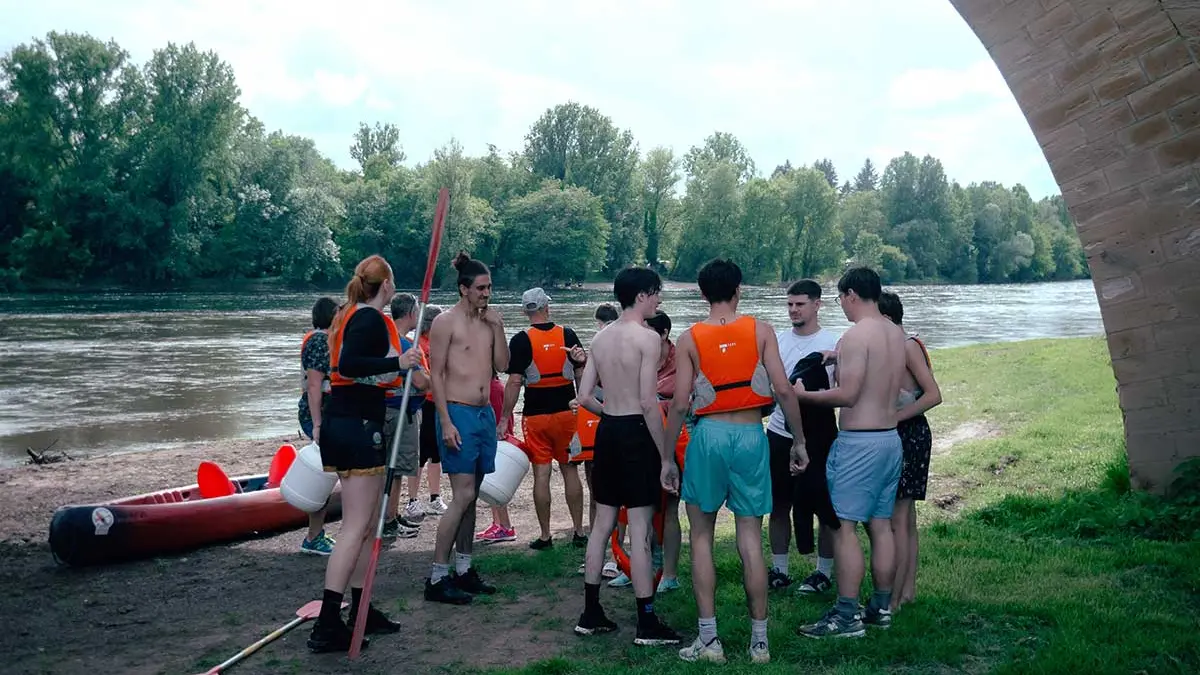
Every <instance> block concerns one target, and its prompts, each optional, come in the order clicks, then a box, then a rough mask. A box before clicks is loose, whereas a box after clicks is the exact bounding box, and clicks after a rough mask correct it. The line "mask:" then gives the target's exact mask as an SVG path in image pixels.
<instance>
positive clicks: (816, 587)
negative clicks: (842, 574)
mask: <svg viewBox="0 0 1200 675" xmlns="http://www.w3.org/2000/svg"><path fill="white" fill-rule="evenodd" d="M831 588H833V582H832V581H830V580H829V577H827V576H825V573H824V572H821V571H819V570H818V571H816V572H813V573H812V574H810V575H808V576H807V577H805V579H804V581H802V582H800V585H799V586H798V587H796V592H797V593H824V592H825V591H828V590H829V589H831Z"/></svg>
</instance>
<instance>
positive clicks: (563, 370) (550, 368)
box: [525, 326, 575, 389]
mask: <svg viewBox="0 0 1200 675" xmlns="http://www.w3.org/2000/svg"><path fill="white" fill-rule="evenodd" d="M525 334H526V335H527V336H529V344H530V346H532V348H533V362H532V363H530V364H529V367H528V368H526V369H525V386H526V387H528V388H530V389H548V388H550V387H562V386H566V385H568V384H571V383H572V382H574V381H575V367H574V366H573V365H572V364H571V362H570V360H569V359H568V358H567V350H566V349H563V347H565V346H566V344H567V341H566V331H564V330H563V327H562V326H555V327H553V328H551V329H550V330H542V329H540V328H533V327H532V326H531V327H529V328H526V329H525Z"/></svg>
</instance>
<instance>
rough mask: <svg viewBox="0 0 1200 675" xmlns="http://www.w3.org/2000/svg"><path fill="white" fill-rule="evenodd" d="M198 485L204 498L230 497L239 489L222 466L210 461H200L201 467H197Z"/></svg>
mask: <svg viewBox="0 0 1200 675" xmlns="http://www.w3.org/2000/svg"><path fill="white" fill-rule="evenodd" d="M196 486H197V488H198V489H199V491H200V497H201V498H203V499H212V498H214V497H228V496H229V495H231V494H233V493H234V492H236V491H237V489H236V488H235V487H234V485H233V481H231V480H229V476H226V475H225V472H224V471H222V470H221V467H219V466H217V465H216V464H214V463H213V462H209V461H203V462H200V468H198V469H196Z"/></svg>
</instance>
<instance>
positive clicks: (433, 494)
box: [429, 492, 438, 502]
mask: <svg viewBox="0 0 1200 675" xmlns="http://www.w3.org/2000/svg"><path fill="white" fill-rule="evenodd" d="M437 498H438V493H436V492H431V493H430V494H429V501H431V502H436V501H437Z"/></svg>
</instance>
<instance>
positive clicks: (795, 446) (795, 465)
mask: <svg viewBox="0 0 1200 675" xmlns="http://www.w3.org/2000/svg"><path fill="white" fill-rule="evenodd" d="M789 468H790V469H791V472H792V475H793V476H795V475H796V474H799V473H803V472H804V470H805V469H807V468H808V448H806V447H805V446H804V437H803V436H801V435H800V434H796V437H795V438H793V439H792V453H791V462H790V466H789Z"/></svg>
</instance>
